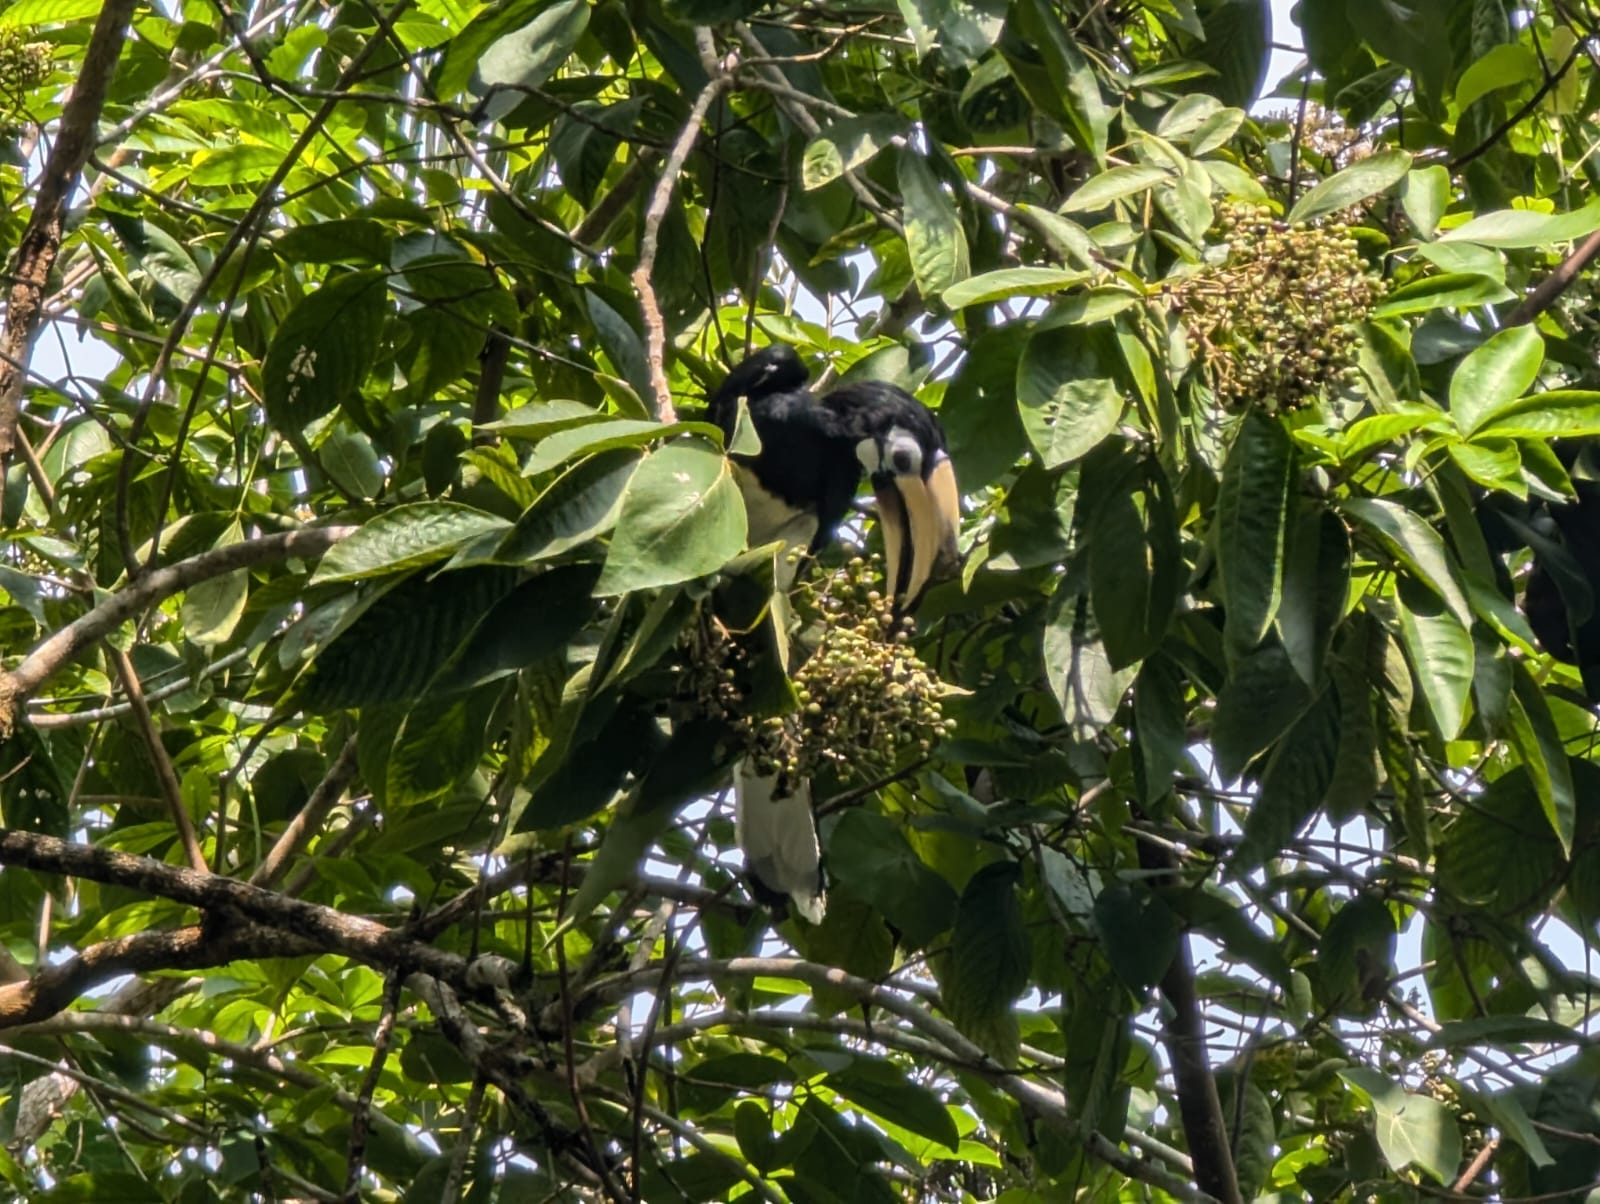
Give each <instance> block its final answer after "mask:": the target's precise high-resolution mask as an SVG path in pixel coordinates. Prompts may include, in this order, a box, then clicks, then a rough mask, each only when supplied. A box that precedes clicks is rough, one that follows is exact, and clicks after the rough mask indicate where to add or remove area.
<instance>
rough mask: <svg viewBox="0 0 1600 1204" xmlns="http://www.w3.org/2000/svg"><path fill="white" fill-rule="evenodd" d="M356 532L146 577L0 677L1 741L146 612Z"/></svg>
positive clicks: (295, 537)
mask: <svg viewBox="0 0 1600 1204" xmlns="http://www.w3.org/2000/svg"><path fill="white" fill-rule="evenodd" d="M355 530H356V528H355V527H305V528H302V529H301V530H299V531H290V532H287V533H286V534H280V535H266V536H263V537H262V538H260V539H247V540H244V541H243V542H241V543H235V544H229V545H228V546H227V547H222V548H213V549H212V550H211V551H209V552H202V553H201V554H200V555H198V556H191V557H190V558H189V559H188V560H181V561H179V562H178V563H177V564H173V565H168V566H166V567H165V568H160V569H156V570H155V571H154V572H151V573H146V574H145V575H143V576H142V577H140V578H139V580H138V581H136V582H134V583H133V584H132V585H129V586H127V587H126V588H124V589H122V590H121V591H119V592H118V593H115V594H113V595H111V597H109V598H107V599H106V600H105V601H104V602H102V603H100V605H98V606H96V607H95V608H94V609H93V610H91V611H89V613H88V614H86V615H83V616H81V617H80V618H78V619H75V620H73V621H72V622H71V623H68V624H67V625H66V626H65V627H63V628H62V629H61V630H60V631H58V632H56V633H55V634H54V635H52V636H50V637H49V638H48V639H46V640H44V641H43V642H42V643H40V644H39V645H37V646H36V647H35V648H34V650H33V651H32V652H30V653H28V655H27V656H26V657H24V658H23V661H22V663H21V664H20V665H18V666H17V667H16V668H15V669H13V670H12V671H11V672H10V673H6V672H3V671H0V737H4V736H6V735H9V734H10V731H11V725H12V723H13V721H14V720H15V718H16V711H17V708H18V707H19V706H20V705H21V703H23V702H24V701H26V699H27V698H28V697H29V696H30V695H32V694H33V692H34V691H36V690H37V689H38V688H39V687H40V686H42V685H43V684H44V683H45V682H46V681H48V680H49V679H50V678H51V676H53V675H54V674H55V673H57V672H59V671H60V670H61V669H62V667H63V666H65V665H66V663H67V662H68V661H69V660H71V659H72V657H73V656H74V655H76V654H77V653H78V652H80V651H82V650H83V649H84V648H87V647H88V646H89V645H90V644H93V643H94V642H95V641H96V640H99V639H102V638H104V637H105V636H107V635H109V634H111V632H113V631H115V630H116V629H117V628H118V627H120V626H121V625H122V624H123V623H124V622H126V621H127V620H129V619H131V618H132V617H133V616H134V615H136V614H138V613H139V612H140V611H142V610H144V609H145V607H147V606H153V605H154V604H155V603H157V602H160V601H162V600H163V599H165V598H168V597H170V596H171V595H173V594H175V593H177V592H179V591H180V590H185V589H188V588H189V587H190V586H192V585H197V584H199V583H200V582H202V581H209V580H210V579H211V578H213V577H220V576H222V575H223V574H225V573H231V572H234V571H235V570H237V569H246V568H253V567H254V566H256V565H261V564H270V563H271V562H273V561H277V560H287V559H289V558H290V557H291V556H302V557H308V558H309V557H313V556H320V555H322V554H323V553H324V552H326V551H327V550H328V549H329V548H331V547H332V546H333V545H334V544H336V543H338V542H339V541H340V540H341V539H343V538H344V537H345V536H347V535H349V534H351V533H352V532H354V531H355Z"/></svg>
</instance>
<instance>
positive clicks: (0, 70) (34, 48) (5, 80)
mask: <svg viewBox="0 0 1600 1204" xmlns="http://www.w3.org/2000/svg"><path fill="white" fill-rule="evenodd" d="M49 76H50V47H49V46H47V45H46V44H45V43H43V42H30V41H28V39H27V35H26V34H24V33H23V32H22V30H20V29H18V28H16V27H15V26H0V97H5V98H7V100H8V101H9V103H7V104H5V105H4V106H3V108H4V109H6V110H10V109H14V108H15V107H16V106H17V103H18V101H19V99H20V97H21V95H22V94H23V93H24V92H28V91H31V90H32V89H34V88H37V87H38V86H39V85H40V84H42V83H44V81H45V80H46V79H48V78H49Z"/></svg>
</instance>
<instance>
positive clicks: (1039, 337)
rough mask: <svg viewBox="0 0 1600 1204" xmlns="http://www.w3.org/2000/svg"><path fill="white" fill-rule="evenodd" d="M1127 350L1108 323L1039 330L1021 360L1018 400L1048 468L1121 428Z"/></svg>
mask: <svg viewBox="0 0 1600 1204" xmlns="http://www.w3.org/2000/svg"><path fill="white" fill-rule="evenodd" d="M1121 362H1122V353H1121V351H1120V350H1119V349H1118V348H1117V346H1116V345H1115V342H1114V340H1113V339H1112V338H1111V337H1110V335H1109V332H1107V331H1105V330H1104V329H1103V328H1099V327H1096V328H1093V329H1091V330H1089V331H1087V332H1081V333H1080V332H1077V331H1067V330H1059V329H1055V328H1050V327H1045V328H1042V329H1039V330H1036V331H1034V333H1033V335H1032V337H1030V338H1029V340H1028V345H1027V347H1026V348H1024V350H1023V352H1022V358H1021V359H1020V360H1019V361H1018V362H1017V405H1018V407H1019V408H1020V410H1021V413H1022V425H1023V428H1024V429H1025V430H1026V431H1027V432H1028V440H1029V442H1031V443H1032V444H1033V447H1034V450H1035V451H1036V452H1038V453H1039V458H1040V460H1041V461H1043V463H1044V465H1045V467H1046V468H1058V467H1060V466H1061V465H1064V464H1070V463H1072V462H1073V461H1074V460H1078V459H1081V458H1082V457H1083V456H1085V455H1086V454H1088V452H1089V451H1090V450H1091V449H1092V448H1094V446H1095V445H1096V444H1098V443H1099V442H1100V441H1101V440H1102V439H1104V438H1105V437H1106V436H1107V435H1109V434H1110V433H1111V432H1112V431H1114V430H1116V428H1117V423H1118V421H1119V420H1120V419H1121V418H1122V410H1123V406H1124V404H1125V402H1124V399H1123V395H1122V390H1121V389H1120V388H1119V386H1118V383H1117V379H1116V377H1117V371H1118V366H1119V365H1120V364H1121Z"/></svg>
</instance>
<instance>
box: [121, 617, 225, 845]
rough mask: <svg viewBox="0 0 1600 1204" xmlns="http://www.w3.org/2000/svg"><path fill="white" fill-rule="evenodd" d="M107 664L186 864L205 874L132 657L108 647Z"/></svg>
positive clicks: (197, 840) (180, 789) (175, 773)
mask: <svg viewBox="0 0 1600 1204" xmlns="http://www.w3.org/2000/svg"><path fill="white" fill-rule="evenodd" d="M111 664H112V667H113V668H114V669H115V670H116V673H117V678H118V680H120V681H121V682H122V692H123V693H124V694H126V695H127V696H128V705H129V706H131V707H132V708H133V715H134V719H135V721H136V722H137V723H138V724H139V734H140V735H141V736H143V737H144V743H145V747H146V748H147V749H148V750H149V752H150V763H151V764H152V765H153V766H154V767H155V771H156V781H158V782H159V783H160V784H161V793H162V796H163V797H164V798H165V799H166V800H167V809H168V810H169V811H170V812H171V813H172V822H173V823H174V824H175V825H176V826H177V829H178V839H179V840H180V841H181V842H182V844H183V851H184V854H185V855H186V856H187V857H188V858H189V865H190V866H191V867H192V868H193V869H195V870H198V871H199V872H200V873H202V874H205V873H209V872H210V869H211V867H210V866H208V865H207V864H206V855H205V853H204V852H202V851H201V849H200V838H199V836H197V835H196V834H195V830H194V822H193V821H192V820H191V819H190V818H189V809H188V808H187V807H185V806H184V805H183V785H182V783H180V782H179V781H178V771H177V770H176V769H174V768H173V767H172V758H171V757H170V756H169V755H168V754H167V747H166V745H164V744H162V743H161V729H160V728H158V727H156V720H155V716H154V715H152V714H151V713H150V705H149V703H147V702H146V701H145V697H144V687H143V686H141V685H140V684H139V674H138V672H137V671H136V670H135V669H134V667H133V660H132V658H130V657H129V656H128V654H127V653H126V652H124V651H123V650H122V649H121V648H112V649H111Z"/></svg>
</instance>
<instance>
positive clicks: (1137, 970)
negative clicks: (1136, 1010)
mask: <svg viewBox="0 0 1600 1204" xmlns="http://www.w3.org/2000/svg"><path fill="white" fill-rule="evenodd" d="M1094 928H1095V933H1096V935H1098V936H1099V938H1100V947H1101V950H1102V952H1104V953H1105V956H1106V960H1107V961H1108V962H1110V963H1111V969H1112V970H1113V971H1115V972H1116V975H1117V977H1118V978H1120V979H1122V981H1123V983H1124V984H1125V985H1126V986H1127V988H1128V989H1129V990H1130V991H1133V992H1134V993H1135V995H1142V994H1143V993H1144V992H1145V991H1147V990H1149V989H1150V988H1151V987H1153V986H1155V985H1156V983H1158V982H1160V981H1161V980H1162V978H1164V977H1165V976H1166V973H1167V969H1168V967H1170V966H1171V965H1172V959H1173V958H1175V957H1176V956H1177V955H1178V948H1179V941H1180V939H1181V938H1182V936H1183V920H1182V918H1181V917H1180V916H1179V915H1178V914H1177V912H1175V911H1173V910H1172V908H1171V907H1170V906H1169V905H1168V904H1167V901H1166V900H1165V899H1163V898H1162V897H1161V896H1160V895H1156V894H1153V893H1151V891H1150V890H1149V888H1148V887H1146V888H1144V889H1142V890H1140V889H1135V888H1133V887H1131V886H1130V885H1129V884H1128V883H1126V882H1116V883H1113V884H1111V885H1110V886H1107V887H1106V889H1105V890H1103V891H1101V892H1100V894H1099V896H1098V897H1097V898H1096V899H1095V901H1094ZM1119 1069H1120V1068H1119Z"/></svg>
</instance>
